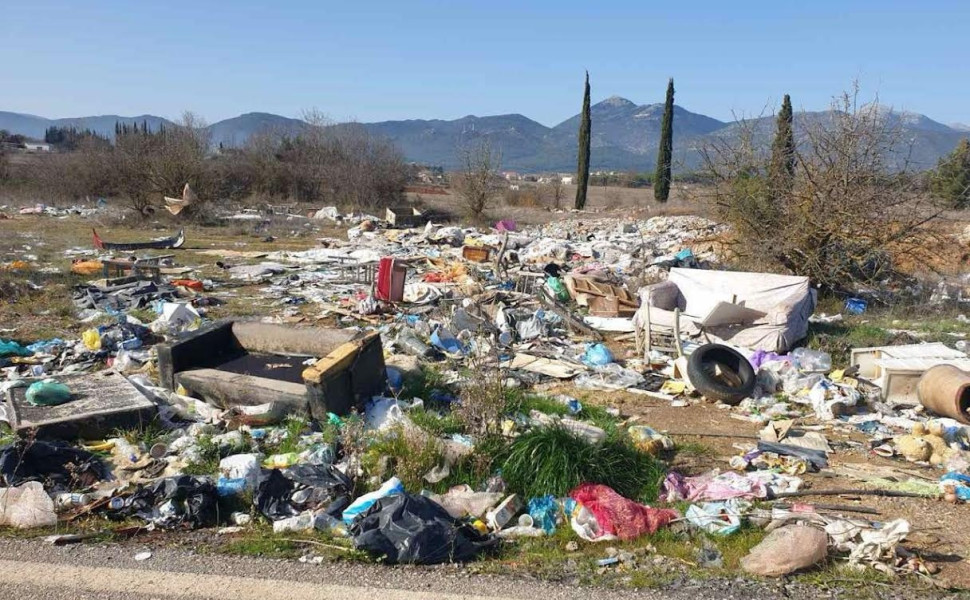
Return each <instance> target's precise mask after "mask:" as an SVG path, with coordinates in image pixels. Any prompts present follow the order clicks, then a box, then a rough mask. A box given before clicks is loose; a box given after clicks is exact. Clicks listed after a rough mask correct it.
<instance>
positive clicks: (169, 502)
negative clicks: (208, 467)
mask: <svg viewBox="0 0 970 600" xmlns="http://www.w3.org/2000/svg"><path fill="white" fill-rule="evenodd" d="M117 512H118V513H119V514H120V515H121V516H131V515H134V516H136V517H139V518H141V519H144V520H146V521H148V522H150V523H154V524H155V525H158V526H159V527H163V528H165V529H175V528H177V527H185V528H188V529H195V528H197V527H211V526H213V525H216V524H217V523H218V520H219V506H218V497H217V494H216V486H215V484H213V483H212V480H211V479H209V478H208V477H194V476H191V475H178V476H176V477H166V478H165V479H160V480H158V481H156V482H155V483H154V484H153V485H152V486H146V487H142V488H140V489H138V490H137V491H135V493H134V494H132V495H131V496H129V497H128V498H127V499H125V504H124V507H123V508H122V509H121V510H120V511H117Z"/></svg>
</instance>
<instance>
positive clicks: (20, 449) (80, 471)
mask: <svg viewBox="0 0 970 600" xmlns="http://www.w3.org/2000/svg"><path fill="white" fill-rule="evenodd" d="M104 479H109V472H108V469H107V468H106V467H105V465H104V463H102V462H101V460H100V459H98V457H96V456H95V455H93V454H91V453H90V452H88V451H87V450H82V449H80V448H75V447H73V446H71V445H69V444H67V443H65V442H58V441H50V442H45V441H42V440H33V441H25V440H21V441H17V442H14V443H13V444H8V445H6V446H4V447H2V448H0V482H2V483H3V487H15V486H18V485H20V484H22V483H26V482H28V481H39V482H40V483H42V484H43V485H44V489H45V490H47V491H48V492H67V491H71V490H76V489H82V488H85V487H88V486H90V485H93V484H95V483H97V482H98V481H101V480H104Z"/></svg>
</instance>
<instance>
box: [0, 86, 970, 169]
mask: <svg viewBox="0 0 970 600" xmlns="http://www.w3.org/2000/svg"><path fill="white" fill-rule="evenodd" d="M878 109H879V111H880V112H881V113H882V114H883V115H884V116H885V117H886V118H887V119H890V120H892V121H893V123H894V124H896V125H899V127H900V128H901V130H902V132H903V134H904V136H905V138H906V139H907V140H908V141H910V142H912V155H911V156H909V159H910V161H911V164H912V165H913V166H915V167H917V168H930V167H933V166H934V165H935V164H936V162H937V161H938V160H939V158H940V157H941V156H944V155H945V154H947V153H949V152H950V151H951V150H952V149H953V148H954V147H955V146H956V144H957V142H958V141H959V140H960V139H961V138H964V137H968V136H970V127H967V126H965V125H952V126H949V125H944V124H943V123H939V122H937V121H934V120H933V119H930V118H929V117H927V116H925V115H921V114H919V113H913V112H906V111H895V110H891V109H889V108H886V107H881V106H880V107H878ZM590 112H591V117H592V121H593V130H592V138H591V146H592V151H591V156H590V164H591V167H592V168H593V169H595V170H600V169H603V170H636V171H651V170H653V168H654V166H655V163H656V155H657V147H658V145H659V136H660V121H661V117H662V116H663V105H662V104H643V105H638V104H636V103H634V102H631V101H630V100H627V99H625V98H621V97H619V96H613V97H611V98H607V99H606V100H603V101H602V102H599V103H597V104H595V105H593V106H592V107H591V108H590ZM830 116H831V113H828V112H825V111H822V112H801V113H797V114H796V115H795V129H796V134H799V135H800V131H801V128H802V127H803V126H804V125H805V124H807V123H810V122H812V121H813V120H817V119H825V118H829V117H830ZM116 122H122V123H128V124H131V123H139V124H141V123H142V122H147V123H148V124H149V127H151V128H152V129H157V128H158V127H159V126H160V125H161V124H169V123H170V121H168V120H166V119H164V118H162V117H157V116H152V115H142V116H138V117H120V116H116V115H104V116H98V117H78V118H73V119H46V118H44V117H39V116H34V115H26V114H20V113H13V112H2V111H0V129H6V130H8V131H10V132H11V133H20V134H23V135H27V136H29V137H32V138H43V135H44V130H45V129H46V128H47V127H49V126H51V125H60V126H71V125H74V126H76V127H78V128H80V129H84V128H90V129H93V130H94V131H97V132H98V133H101V134H104V135H107V136H109V137H110V136H113V135H114V127H115V123H116ZM750 124H751V125H752V126H753V127H754V128H755V130H756V131H757V132H758V136H759V138H760V141H762V142H764V143H767V142H768V140H770V139H771V135H773V132H774V118H773V117H764V118H761V119H754V120H751V121H750ZM362 125H363V126H364V127H365V128H366V129H367V130H368V131H369V132H371V133H372V134H375V135H379V136H383V137H386V138H388V139H389V140H391V141H392V142H394V144H396V145H397V146H398V147H399V148H400V149H401V151H402V152H403V153H404V155H405V157H406V158H407V159H408V160H409V161H414V162H419V163H428V164H435V165H441V166H444V167H445V168H455V167H456V166H457V150H458V148H460V147H461V146H463V145H465V144H469V143H473V142H477V141H479V140H481V139H488V140H489V142H490V143H491V144H492V146H493V147H494V148H495V149H496V150H498V151H499V152H500V153H501V155H502V167H503V168H504V169H508V170H517V171H527V172H536V171H564V172H570V171H573V170H574V169H575V168H576V134H577V132H578V131H579V115H578V114H577V115H575V116H573V117H571V118H569V119H566V120H565V121H563V122H562V123H559V124H558V125H555V126H553V127H546V126H545V125H543V124H541V123H538V122H536V121H533V120H532V119H529V118H528V117H525V116H523V115H520V114H508V115H495V116H488V117H476V116H472V115H469V116H467V117H462V118H460V119H454V120H450V121H446V120H440V119H430V120H420V119H418V120H405V121H382V122H378V123H364V124H362ZM305 127H307V124H306V123H305V122H303V121H301V120H299V119H292V118H287V117H282V116H279V115H274V114H271V113H262V112H252V113H246V114H243V115H239V116H238V117H233V118H231V119H226V120H224V121H219V122H217V123H213V124H212V125H210V126H209V129H210V133H211V135H212V144H213V146H218V145H219V144H222V145H225V146H242V145H243V144H245V143H246V141H247V140H248V139H249V138H250V137H251V136H253V135H255V134H257V133H261V132H269V133H274V134H281V135H296V134H298V133H299V132H300V131H302V130H303V129H304V128H305ZM736 134H737V125H736V124H734V123H724V122H722V121H719V120H717V119H713V118H711V117H707V116H705V115H701V114H698V113H693V112H690V111H689V110H687V109H685V108H683V107H681V106H675V107H674V168H675V170H680V171H684V170H691V169H696V168H698V167H699V166H700V164H701V160H700V149H701V148H702V147H703V146H704V145H705V144H707V143H709V142H710V141H711V140H712V139H713V138H714V137H725V136H727V137H730V136H732V135H736ZM897 158H899V160H902V157H897Z"/></svg>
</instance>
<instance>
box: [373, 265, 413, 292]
mask: <svg viewBox="0 0 970 600" xmlns="http://www.w3.org/2000/svg"><path fill="white" fill-rule="evenodd" d="M407 276H408V269H407V267H406V266H404V265H403V264H402V263H401V262H400V261H398V260H395V259H394V258H393V257H390V256H385V257H383V258H381V261H380V263H379V264H378V267H377V289H376V290H375V292H374V297H375V298H377V299H378V300H385V301H387V302H401V301H402V300H404V282H405V280H406V279H407Z"/></svg>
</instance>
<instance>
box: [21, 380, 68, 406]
mask: <svg viewBox="0 0 970 600" xmlns="http://www.w3.org/2000/svg"><path fill="white" fill-rule="evenodd" d="M26 399H27V403H28V404H30V405H32V406H57V405H58V404H64V403H65V402H68V401H70V399H71V388H69V387H67V386H66V385H64V384H63V383H60V382H58V381H57V380H56V379H45V380H43V381H35V382H34V383H32V384H30V387H29V388H27V393H26Z"/></svg>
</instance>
